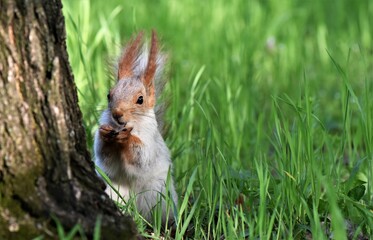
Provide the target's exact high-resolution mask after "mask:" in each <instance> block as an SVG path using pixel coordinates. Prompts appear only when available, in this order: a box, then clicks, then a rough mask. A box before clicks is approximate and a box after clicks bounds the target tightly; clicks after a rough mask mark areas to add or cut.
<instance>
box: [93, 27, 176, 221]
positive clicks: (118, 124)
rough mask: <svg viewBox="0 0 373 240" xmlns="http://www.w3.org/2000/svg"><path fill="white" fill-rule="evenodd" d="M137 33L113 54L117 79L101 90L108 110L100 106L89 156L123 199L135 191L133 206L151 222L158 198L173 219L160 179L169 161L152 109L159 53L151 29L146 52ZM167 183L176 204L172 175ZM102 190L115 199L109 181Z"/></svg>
mask: <svg viewBox="0 0 373 240" xmlns="http://www.w3.org/2000/svg"><path fill="white" fill-rule="evenodd" d="M142 38H143V33H139V34H138V36H137V37H136V38H135V39H132V40H131V41H130V42H129V43H128V44H127V46H126V47H125V48H124V51H123V54H122V56H121V57H120V59H119V63H118V75H117V79H118V81H117V83H116V85H115V86H114V87H113V88H112V89H111V90H110V92H109V94H108V95H107V96H108V102H109V103H108V109H106V110H105V111H103V113H102V115H101V118H100V126H99V129H98V130H97V132H96V134H95V139H94V155H95V163H96V165H97V166H98V167H99V168H101V169H102V170H103V171H104V172H105V173H106V174H107V176H108V177H109V178H110V180H111V181H112V183H113V185H114V187H115V188H116V189H118V190H119V193H120V195H121V196H122V197H123V198H124V199H125V200H128V199H129V197H130V194H135V196H136V206H137V209H138V210H139V211H140V213H141V214H142V215H143V216H144V217H145V218H146V219H147V220H150V221H151V216H152V209H153V208H154V207H155V206H156V205H157V204H159V203H161V204H162V221H163V222H164V221H165V219H166V218H167V217H168V219H173V214H172V209H173V208H172V207H170V208H169V209H171V211H170V212H169V214H168V215H167V213H166V202H165V200H164V198H163V196H165V195H168V192H167V191H166V181H167V179H168V176H171V175H170V174H169V171H171V170H172V169H171V168H172V163H171V157H170V152H169V149H168V148H167V146H166V143H165V142H164V140H163V137H162V135H161V133H160V130H159V129H160V127H159V123H158V122H157V118H156V117H157V116H156V115H157V114H156V113H155V110H154V108H155V103H156V100H157V96H159V95H160V94H159V93H158V92H157V93H156V90H158V89H156V88H157V87H158V86H156V84H157V83H159V82H160V78H161V75H162V74H161V73H162V70H163V68H164V64H165V56H164V55H163V54H162V53H161V52H160V51H159V49H158V41H157V36H156V33H155V32H154V31H152V38H151V44H150V52H149V53H148V51H147V48H146V47H144V46H143V43H142ZM168 185H169V193H171V195H170V196H171V198H172V200H173V202H174V204H175V205H177V195H176V192H175V187H174V183H173V180H172V178H170V179H169V184H168ZM106 192H107V193H108V194H109V196H111V197H112V199H119V198H118V196H117V194H116V193H115V191H113V190H112V189H111V188H110V187H109V186H108V187H107V188H106Z"/></svg>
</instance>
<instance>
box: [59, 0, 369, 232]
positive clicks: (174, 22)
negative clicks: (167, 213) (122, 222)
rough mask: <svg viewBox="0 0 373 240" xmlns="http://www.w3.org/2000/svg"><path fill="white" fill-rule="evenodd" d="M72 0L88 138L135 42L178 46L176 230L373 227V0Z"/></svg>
mask: <svg viewBox="0 0 373 240" xmlns="http://www.w3.org/2000/svg"><path fill="white" fill-rule="evenodd" d="M63 3H64V14H65V18H66V25H67V44H68V51H69V58H70V62H71V66H72V69H73V73H74V76H75V80H76V84H77V86H78V90H79V101H80V106H81V109H82V112H83V115H84V124H85V127H86V130H87V135H88V140H89V141H88V144H89V148H91V147H92V139H93V137H92V136H93V132H94V131H95V129H96V128H97V118H98V116H99V114H100V111H101V110H103V109H105V107H106V97H105V96H106V94H107V91H108V89H109V87H110V86H112V85H113V84H114V83H115V82H114V80H112V77H110V69H111V61H112V60H111V59H113V57H115V56H116V55H117V54H118V52H119V50H120V46H121V45H122V43H124V42H126V40H128V39H129V38H130V36H131V35H132V34H133V33H135V32H137V31H139V30H141V29H145V30H146V32H147V33H150V29H152V28H154V29H156V30H157V32H158V34H159V36H160V37H161V39H162V43H163V45H164V50H165V51H167V52H168V53H169V55H170V65H169V72H168V74H167V76H168V77H169V83H168V85H167V87H166V89H165V97H166V98H167V99H168V100H169V103H170V104H169V108H168V110H167V114H166V123H167V124H168V127H169V130H168V133H167V136H166V141H167V144H168V146H169V147H170V149H171V151H172V154H173V162H174V176H175V179H176V184H177V191H178V193H179V196H180V202H179V206H178V226H177V229H176V235H175V238H176V239H181V238H183V237H184V238H187V237H189V238H191V239H219V238H221V237H224V238H225V239H244V238H249V239H255V238H259V239H304V238H306V237H310V236H312V237H313V239H327V238H331V237H333V238H335V239H345V238H355V239H356V238H358V236H360V235H361V234H363V235H365V236H370V235H373V233H372V229H373V212H372V209H373V206H372V202H373V186H372V179H373V166H372V159H373V122H372V121H373V100H372V98H371V96H372V95H373V83H372V81H373V77H372V76H373V56H372V55H373V44H372V40H373V39H372V37H373V30H372V28H371V26H373V19H372V17H371V16H373V2H371V1H369V0H365V1H364V0H362V1H338V2H328V1H322V0H318V1H310V2H307V1H306V2H304V1H290V0H286V1H254V0H250V1H223V0H217V1H195V0H187V1H145V0H142V1H127V2H124V1H88V0H82V1H68V0H65V1H63ZM240 196H241V198H240ZM239 199H240V200H242V201H237V200H239ZM238 202H239V203H240V204H237V203H238ZM132 205H133V204H132ZM123 209H124V210H126V212H129V213H130V214H132V215H133V216H134V217H135V220H136V222H137V223H138V225H139V230H140V231H141V232H142V233H143V234H144V236H147V237H154V238H158V237H159V236H164V235H166V236H170V235H169V234H168V235H167V234H165V233H164V231H162V229H161V228H160V225H159V224H154V226H152V227H146V226H147V223H145V222H144V221H143V220H142V218H141V217H140V216H138V214H137V213H136V211H135V210H134V209H133V206H132V207H125V208H123ZM347 225H353V227H351V229H352V230H351V229H348V228H347ZM149 228H150V229H152V232H153V233H154V234H153V236H151V235H150V234H149V232H147V230H146V229H149Z"/></svg>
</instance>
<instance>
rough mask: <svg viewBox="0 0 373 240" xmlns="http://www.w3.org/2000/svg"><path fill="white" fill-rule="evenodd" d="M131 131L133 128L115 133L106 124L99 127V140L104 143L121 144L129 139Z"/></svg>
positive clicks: (115, 131)
mask: <svg viewBox="0 0 373 240" xmlns="http://www.w3.org/2000/svg"><path fill="white" fill-rule="evenodd" d="M132 129H133V128H124V129H122V130H120V131H117V130H115V129H114V128H113V127H112V126H110V125H107V124H106V125H101V126H100V129H99V133H100V136H101V138H102V139H103V140H104V141H106V142H111V141H116V142H123V141H124V140H126V139H128V138H129V136H130V135H131V131H132Z"/></svg>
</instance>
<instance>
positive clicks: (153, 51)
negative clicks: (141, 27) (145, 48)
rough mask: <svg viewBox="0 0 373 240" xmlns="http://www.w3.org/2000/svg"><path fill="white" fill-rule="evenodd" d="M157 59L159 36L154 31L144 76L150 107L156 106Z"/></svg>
mask: <svg viewBox="0 0 373 240" xmlns="http://www.w3.org/2000/svg"><path fill="white" fill-rule="evenodd" d="M157 58H158V40H157V34H156V32H155V31H154V30H152V39H151V43H150V53H149V58H148V65H147V66H146V69H145V73H144V76H143V78H142V79H143V83H144V85H145V88H146V91H147V92H148V101H149V105H150V106H154V104H155V87H154V84H153V79H154V77H155V73H156V70H157Z"/></svg>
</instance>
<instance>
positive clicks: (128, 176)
mask: <svg viewBox="0 0 373 240" xmlns="http://www.w3.org/2000/svg"><path fill="white" fill-rule="evenodd" d="M138 119H140V120H138V121H136V122H128V123H127V126H128V127H133V130H132V132H131V134H132V135H134V136H136V137H138V138H139V139H140V140H141V142H142V146H141V149H140V154H139V155H140V161H139V162H138V163H137V164H135V165H126V164H125V163H126V161H125V159H123V156H118V155H116V154H113V155H105V156H104V155H103V154H102V141H101V139H100V136H99V133H98V131H97V132H96V135H95V144H94V153H95V163H96V165H97V166H98V167H100V168H101V169H102V170H103V171H104V172H105V173H106V174H107V175H108V177H109V178H110V179H111V180H112V181H113V184H114V187H115V188H116V189H118V190H119V192H120V194H121V195H122V197H123V198H124V199H125V200H128V199H129V198H130V195H132V194H134V195H135V197H136V203H137V208H138V210H139V211H140V212H141V213H142V214H143V215H144V217H146V218H147V219H148V220H151V210H152V209H153V208H154V207H155V205H156V204H157V203H158V202H159V199H160V193H161V194H163V195H167V192H166V189H165V186H166V181H167V176H168V171H171V158H170V152H169V150H168V148H167V146H166V144H165V142H164V140H163V138H162V136H161V134H160V132H159V130H158V125H157V121H156V118H155V114H154V110H153V109H150V110H148V112H147V113H146V114H145V116H142V117H140V118H138ZM111 121H112V119H111V116H110V115H109V112H108V111H105V112H103V114H102V116H101V119H100V125H102V124H110V123H111ZM127 126H126V127H127ZM169 186H170V189H169V190H170V193H171V196H172V199H173V201H174V203H175V204H177V195H176V192H175V188H174V184H173V182H172V179H170V184H169ZM106 192H107V193H108V194H109V195H110V196H111V197H112V199H113V200H118V199H120V198H119V197H118V196H117V195H116V193H115V192H114V191H113V190H112V189H111V188H110V187H107V190H106ZM162 209H163V214H162V219H163V220H165V219H166V203H165V201H164V199H163V200H162ZM170 209H172V208H170ZM171 212H172V211H171ZM169 217H171V218H172V215H170V216H169Z"/></svg>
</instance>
